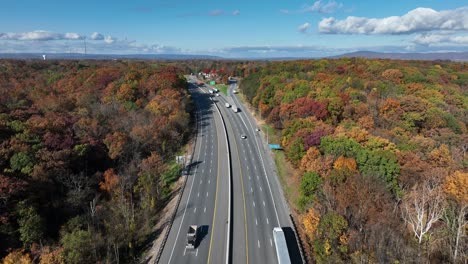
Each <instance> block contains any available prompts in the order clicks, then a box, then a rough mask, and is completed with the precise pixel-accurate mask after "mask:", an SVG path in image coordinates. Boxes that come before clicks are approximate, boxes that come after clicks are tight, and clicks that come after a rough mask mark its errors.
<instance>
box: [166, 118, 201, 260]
mask: <svg viewBox="0 0 468 264" xmlns="http://www.w3.org/2000/svg"><path fill="white" fill-rule="evenodd" d="M198 124H199V118H198V117H197V127H199V125H198ZM195 144H196V142H195ZM200 152H201V148H199V149H198V158H197V160H200ZM197 169H198V167H195V172H194V173H193V175H194V177H196V175H197ZM194 183H195V178H194V179H193V181H192V185H190V191H189V194H188V198H187V203H186V204H185V209H184V214H183V215H182V220H181V221H180V225H179V229H178V230H177V234H176V240H175V242H174V245H173V246H172V250H171V254H170V255H169V261H168V262H167V263H171V259H172V255H173V254H174V250H175V247H176V244H177V240H178V238H179V234H180V229H181V228H182V224H183V223H184V218H185V213H186V212H187V208H188V204H189V203H188V201H189V200H190V195H191V194H192V189H193V184H194ZM181 195H183V194H181ZM184 254H185V252H184Z"/></svg>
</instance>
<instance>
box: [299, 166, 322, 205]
mask: <svg viewBox="0 0 468 264" xmlns="http://www.w3.org/2000/svg"><path fill="white" fill-rule="evenodd" d="M322 181H323V180H322V178H321V177H320V176H319V175H318V173H316V172H313V171H310V172H306V173H304V175H303V176H302V179H301V185H300V189H299V190H300V193H301V195H300V197H299V207H300V209H301V210H305V209H306V207H307V206H308V205H310V204H311V203H312V202H313V201H314V200H315V197H316V195H317V192H318V191H319V190H320V186H321V184H322Z"/></svg>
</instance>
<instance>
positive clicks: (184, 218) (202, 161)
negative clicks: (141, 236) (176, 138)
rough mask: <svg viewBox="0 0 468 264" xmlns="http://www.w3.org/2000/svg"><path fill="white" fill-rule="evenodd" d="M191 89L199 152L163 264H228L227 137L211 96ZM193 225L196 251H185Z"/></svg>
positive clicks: (228, 177)
mask: <svg viewBox="0 0 468 264" xmlns="http://www.w3.org/2000/svg"><path fill="white" fill-rule="evenodd" d="M189 86H190V88H189V90H190V93H191V94H192V96H193V98H194V100H195V102H196V105H197V126H198V132H197V136H196V142H195V151H194V156H193V160H192V164H191V166H190V171H189V175H188V176H187V177H188V178H187V182H186V185H185V189H184V190H183V193H182V198H181V201H180V204H179V207H178V208H177V213H176V217H175V219H174V222H173V223H172V227H171V229H170V231H169V236H168V238H167V241H166V243H165V246H164V249H163V251H162V254H161V258H160V260H159V263H225V262H226V258H227V256H228V250H229V247H228V241H229V239H228V231H229V228H228V227H229V217H230V215H229V211H228V208H229V196H228V194H229V193H230V190H229V186H230V182H229V180H230V176H229V171H228V169H227V168H229V166H230V165H229V161H228V155H227V152H228V149H227V144H226V133H225V130H224V126H223V122H222V120H221V116H220V114H219V112H218V110H217V109H216V107H215V106H214V104H213V102H212V101H211V99H210V96H209V95H208V94H206V93H203V92H202V91H201V90H200V89H198V88H197V87H196V85H195V84H192V83H190V84H189ZM189 225H198V227H199V229H198V239H197V247H196V248H195V249H186V247H185V246H186V243H187V230H188V227H189Z"/></svg>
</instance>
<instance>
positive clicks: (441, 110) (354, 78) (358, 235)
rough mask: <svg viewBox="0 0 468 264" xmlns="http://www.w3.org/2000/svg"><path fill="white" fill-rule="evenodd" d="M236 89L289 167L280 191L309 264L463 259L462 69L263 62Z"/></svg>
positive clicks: (466, 101) (467, 69)
mask: <svg viewBox="0 0 468 264" xmlns="http://www.w3.org/2000/svg"><path fill="white" fill-rule="evenodd" d="M240 89H241V90H242V92H243V93H244V95H245V96H246V98H247V100H248V101H249V102H250V103H251V104H252V106H253V107H254V108H256V109H258V111H259V113H258V114H260V115H261V117H262V118H264V119H265V120H266V121H267V123H268V124H269V125H270V126H271V127H273V128H274V129H275V131H276V134H277V136H278V137H279V138H280V139H281V144H282V146H283V147H284V151H285V155H286V157H287V160H288V162H289V163H291V164H292V166H293V167H294V169H295V172H294V173H291V174H290V175H285V177H286V182H287V184H288V185H287V186H285V188H286V189H290V190H294V191H292V193H293V194H292V195H291V196H290V197H289V199H290V201H289V202H290V204H291V205H292V206H293V208H294V211H295V215H296V216H297V218H298V220H299V222H300V223H301V224H300V225H299V229H300V233H301V237H302V238H303V240H304V241H305V244H306V254H307V256H308V257H309V260H313V261H314V262H316V263H362V262H365V263H427V262H429V260H431V261H435V262H437V263H444V262H451V263H463V260H464V259H466V257H467V255H466V254H467V252H466V248H467V244H466V230H465V229H464V228H466V224H467V222H466V214H467V210H468V193H467V190H468V182H467V179H468V173H467V165H468V159H467V156H466V150H467V147H468V145H467V142H468V136H467V119H466V117H467V113H468V110H467V109H468V97H467V95H468V94H467V91H468V65H467V64H465V63H451V62H435V61H396V60H381V59H362V58H343V59H321V60H307V61H305V60H304V61H290V62H271V63H269V64H268V65H266V66H260V67H258V68H256V69H255V70H254V71H252V72H251V73H250V74H248V76H247V77H245V78H244V79H243V80H242V82H241V86H240ZM279 157H280V156H279ZM277 162H281V160H278V157H277ZM296 193H297V194H296ZM418 217H419V218H418Z"/></svg>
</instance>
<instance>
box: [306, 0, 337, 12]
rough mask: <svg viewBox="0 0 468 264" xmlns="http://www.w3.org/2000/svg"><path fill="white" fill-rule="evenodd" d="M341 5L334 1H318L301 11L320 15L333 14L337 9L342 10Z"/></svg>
mask: <svg viewBox="0 0 468 264" xmlns="http://www.w3.org/2000/svg"><path fill="white" fill-rule="evenodd" d="M342 7H343V4H342V3H337V2H335V1H329V2H327V3H325V2H323V1H321V0H319V1H316V2H314V4H313V5H310V6H307V5H306V6H304V7H303V11H304V12H317V13H322V14H330V13H335V12H336V10H337V9H339V8H342Z"/></svg>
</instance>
